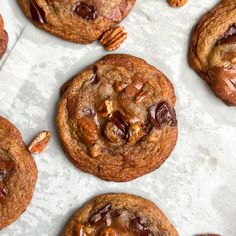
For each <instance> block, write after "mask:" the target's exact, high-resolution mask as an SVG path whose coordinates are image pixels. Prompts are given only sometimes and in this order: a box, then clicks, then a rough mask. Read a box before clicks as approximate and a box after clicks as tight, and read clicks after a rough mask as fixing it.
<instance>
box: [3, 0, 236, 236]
mask: <svg viewBox="0 0 236 236" xmlns="http://www.w3.org/2000/svg"><path fill="white" fill-rule="evenodd" d="M216 3H217V0H207V1H206V0H198V1H194V0H190V2H189V4H187V5H186V6H185V7H183V8H181V9H171V8H170V7H169V6H168V5H167V4H166V0H137V4H136V6H135V8H134V10H133V11H132V13H131V14H130V15H129V17H128V18H127V19H126V20H125V21H124V22H123V23H122V24H123V25H124V26H125V27H126V28H127V29H128V31H129V38H128V40H127V41H126V42H125V43H124V44H123V45H122V47H121V48H120V49H119V50H117V51H116V53H129V54H132V55H136V56H140V57H142V58H144V59H146V60H147V61H148V62H149V63H151V64H153V65H154V66H156V67H157V68H159V69H161V70H162V71H163V72H164V73H165V74H166V75H167V76H168V77H169V78H170V79H171V81H172V82H173V83H174V85H175V89H176V94H177V96H178V102H177V114H178V120H179V140H178V144H177V146H176V148H175V150H174V152H173V153H172V155H171V157H170V158H169V159H168V160H167V161H166V163H165V164H164V165H163V166H162V167H161V168H160V169H159V170H157V171H155V172H153V173H151V174H149V175H146V176H144V177H141V178H139V179H137V180H134V181H132V182H129V183H122V184H119V183H110V182H105V181H102V180H99V179H97V178H96V177H94V176H92V175H89V174H86V173H83V172H81V171H79V170H78V169H76V168H75V167H74V166H73V165H72V164H71V163H70V162H69V161H68V160H67V158H66V156H65V154H64V152H63V151H62V148H61V147H60V143H59V139H58V134H57V131H56V125H55V116H56V104H57V102H58V99H59V88H60V86H61V85H62V84H63V83H64V82H65V81H67V80H68V79H69V78H70V77H71V76H73V75H75V74H76V73H78V72H79V71H80V70H81V69H82V68H84V67H86V66H88V65H89V64H91V63H93V62H95V61H96V60H98V59H99V58H101V57H102V56H104V55H105V54H106V52H105V51H104V50H103V49H102V47H101V46H100V45H99V44H97V43H94V44H91V45H87V46H80V45H77V44H73V43H70V42H66V41H63V40H61V39H58V38H56V37H54V36H51V35H50V34H48V33H45V32H43V31H41V30H39V29H37V28H35V27H34V26H33V25H32V24H31V23H29V22H28V21H27V20H26V19H25V18H24V16H23V14H22V13H21V11H20V9H19V7H18V6H17V3H16V1H15V0H1V1H0V13H1V14H2V15H3V17H4V18H5V23H6V29H7V31H8V33H9V38H10V43H9V47H8V51H7V53H6V55H5V56H4V58H3V60H1V62H0V68H1V69H0V101H1V106H0V114H1V115H3V116H5V117H7V118H8V119H10V120H11V121H12V122H14V123H15V124H16V125H17V127H18V128H19V129H20V130H21V132H22V135H23V137H24V140H25V141H26V142H29V141H30V139H31V138H32V137H33V136H34V135H35V134H36V133H38V132H39V131H41V130H50V131H51V132H52V134H53V139H52V140H51V142H50V145H49V146H48V148H47V149H46V151H45V152H44V153H43V154H42V155H38V156H35V160H36V163H37V167H38V171H39V177H38V182H37V187H36V191H35V194H34V197H33V200H32V203H31V205H30V206H29V207H28V208H27V211H26V212H25V213H24V214H23V215H22V216H21V218H20V219H19V220H18V221H17V222H15V223H14V224H12V225H11V226H9V227H7V228H6V229H4V230H2V231H1V232H0V235H3V236H22V235H24V236H46V235H52V236H54V235H59V233H60V232H61V230H62V228H63V227H64V225H65V224H66V222H67V221H68V219H69V217H70V216H71V215H72V214H73V213H74V212H75V210H76V209H78V208H79V207H81V206H82V204H84V203H85V202H86V201H88V200H89V199H91V198H92V197H93V196H95V195H97V194H100V193H107V192H128V193H134V194H138V195H141V196H143V197H146V198H148V199H150V200H152V201H154V202H155V203H156V204H157V205H158V206H159V207H160V208H161V209H162V210H163V211H164V212H165V214H166V215H167V216H168V218H169V219H170V221H171V222H172V223H173V224H174V225H175V226H176V228H177V230H178V231H179V233H180V235H181V236H191V235H194V234H197V233H206V232H212V233H219V234H222V235H223V236H235V235H236V224H235V223H236V170H235V169H236V154H235V152H236V109H235V108H233V107H231V108H229V107H227V106H225V105H224V104H223V103H222V102H221V101H220V100H219V99H217V98H216V97H215V96H214V95H213V93H212V92H211V90H210V89H209V88H208V87H207V85H206V84H205V83H204V82H203V81H202V80H201V79H200V78H198V76H197V75H196V74H195V72H194V71H192V70H191V69H190V68H189V65H188V62H187V49H188V41H189V37H190V32H191V30H192V29H193V26H194V25H195V24H196V22H197V21H198V20H199V18H200V16H201V15H202V14H203V13H204V12H206V11H207V10H208V9H210V8H211V7H212V6H213V5H214V4H216Z"/></svg>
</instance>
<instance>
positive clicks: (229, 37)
mask: <svg viewBox="0 0 236 236" xmlns="http://www.w3.org/2000/svg"><path fill="white" fill-rule="evenodd" d="M190 64H191V66H192V67H193V69H194V70H196V71H197V73H198V74H199V75H200V76H201V77H202V78H203V79H204V80H205V81H206V82H207V83H208V84H209V85H210V87H211V88H212V90H213V91H214V92H215V94H216V95H217V96H218V97H219V98H221V99H222V100H223V101H224V102H225V103H226V104H227V105H229V106H236V0H223V1H221V2H220V3H219V4H218V5H216V6H215V7H214V8H213V9H212V10H211V11H209V12H208V13H207V14H206V15H205V16H203V17H202V19H201V21H200V22H199V24H198V25H197V27H196V28H195V30H194V32H193V35H192V42H191V46H190Z"/></svg>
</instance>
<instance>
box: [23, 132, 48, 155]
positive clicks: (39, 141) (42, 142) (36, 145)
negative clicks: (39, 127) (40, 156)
mask: <svg viewBox="0 0 236 236" xmlns="http://www.w3.org/2000/svg"><path fill="white" fill-rule="evenodd" d="M50 138H51V134H50V132H49V131H42V132H41V133H39V134H38V135H37V136H36V137H35V138H34V139H33V141H32V142H31V143H30V145H29V146H28V150H29V151H30V152H31V153H41V152H42V151H44V149H45V148H46V146H47V145H48V142H49V140H50Z"/></svg>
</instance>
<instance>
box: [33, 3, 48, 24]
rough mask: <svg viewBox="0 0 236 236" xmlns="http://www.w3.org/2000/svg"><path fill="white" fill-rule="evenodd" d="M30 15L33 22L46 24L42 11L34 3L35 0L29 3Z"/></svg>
mask: <svg viewBox="0 0 236 236" xmlns="http://www.w3.org/2000/svg"><path fill="white" fill-rule="evenodd" d="M30 13H31V17H32V19H33V20H34V21H37V22H39V23H41V24H45V23H46V22H47V21H46V17H45V12H44V10H43V9H42V8H41V7H40V6H39V5H38V4H37V3H36V2H35V0H31V1H30Z"/></svg>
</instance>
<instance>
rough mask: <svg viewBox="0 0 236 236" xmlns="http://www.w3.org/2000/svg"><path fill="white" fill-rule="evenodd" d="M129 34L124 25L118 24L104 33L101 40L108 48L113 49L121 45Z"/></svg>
mask: <svg viewBox="0 0 236 236" xmlns="http://www.w3.org/2000/svg"><path fill="white" fill-rule="evenodd" d="M127 36H128V32H127V31H126V29H125V28H124V27H123V26H117V27H115V28H113V29H110V30H108V31H106V32H105V33H104V34H103V35H102V37H101V39H100V42H101V44H102V45H103V46H104V48H105V49H106V50H108V51H113V50H116V49H118V48H119V47H120V45H121V44H122V43H123V42H124V41H125V39H126V38H127Z"/></svg>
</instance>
